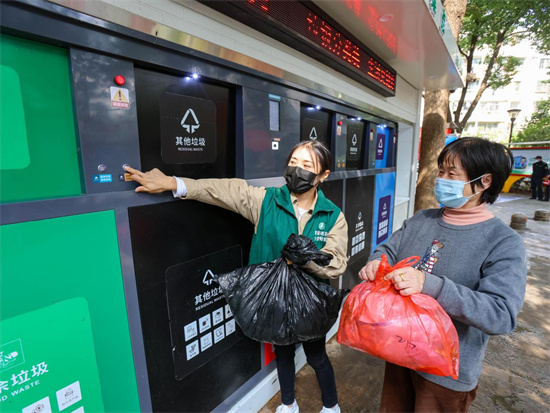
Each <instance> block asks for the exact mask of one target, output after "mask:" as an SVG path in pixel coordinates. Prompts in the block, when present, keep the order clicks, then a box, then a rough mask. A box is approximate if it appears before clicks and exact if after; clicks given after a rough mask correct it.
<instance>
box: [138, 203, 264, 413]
mask: <svg viewBox="0 0 550 413" xmlns="http://www.w3.org/2000/svg"><path fill="white" fill-rule="evenodd" d="M128 214H129V220H130V232H131V239H132V249H133V255H134V265H135V275H136V284H137V291H138V299H139V307H140V314H141V322H142V329H143V340H144V347H145V356H146V362H147V371H148V376H149V386H150V389H151V402H152V406H153V410H154V411H159V412H174V411H180V412H199V411H211V410H212V409H213V408H215V407H216V406H218V405H219V404H220V403H222V402H223V401H224V400H225V399H227V398H228V397H229V396H230V395H231V394H232V393H233V392H235V391H236V390H237V389H238V388H239V387H240V386H241V385H243V384H244V383H245V382H246V381H247V380H249V379H250V378H251V377H252V376H253V375H254V374H255V373H257V372H258V371H259V370H260V366H261V345H260V343H258V342H255V341H252V340H250V339H248V338H246V337H245V336H243V335H242V334H241V333H240V332H239V331H238V330H233V327H234V326H235V325H234V323H233V318H232V315H231V314H230V312H228V309H227V308H226V307H225V304H226V302H225V299H224V298H223V294H221V293H220V291H219V288H218V287H217V284H216V283H215V282H213V281H211V274H212V273H220V272H226V271H231V270H233V269H235V268H237V267H239V266H241V265H246V263H247V262H248V254H249V250H250V241H251V237H252V229H253V227H252V225H251V224H250V222H248V221H247V220H245V219H244V218H242V217H240V216H239V215H237V214H235V213H233V212H230V211H227V210H224V209H221V208H217V207H214V206H210V205H206V204H201V203H199V202H195V201H174V202H167V203H160V204H154V205H147V206H139V207H132V208H129V209H128ZM212 234H216V236H212ZM199 301H200V302H199ZM182 328H183V330H182Z"/></svg>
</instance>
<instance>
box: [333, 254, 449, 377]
mask: <svg viewBox="0 0 550 413" xmlns="http://www.w3.org/2000/svg"><path fill="white" fill-rule="evenodd" d="M419 258H420V257H410V258H407V259H405V260H403V261H400V262H398V263H397V264H395V265H394V266H393V267H392V266H390V265H389V264H388V261H387V258H386V256H385V255H382V260H381V262H380V266H379V267H378V270H377V272H376V279H375V281H374V282H364V283H361V284H359V285H357V286H355V287H354V288H353V290H351V292H350V294H349V296H348V298H347V300H346V302H345V303H344V306H343V308H342V314H341V316H340V326H339V329H338V337H337V340H338V342H339V343H340V344H344V345H346V346H348V347H352V348H354V349H356V350H359V351H362V352H364V353H367V354H370V355H372V356H375V357H379V358H381V359H383V360H386V361H389V362H390V363H393V364H397V365H400V366H403V367H407V368H409V369H412V370H416V371H420V372H424V373H430V374H436V375H438V376H451V377H452V378H453V379H455V380H456V379H458V361H459V354H458V334H457V332H456V328H455V326H454V325H453V323H452V321H451V318H450V317H449V315H448V314H447V313H446V312H445V310H443V308H441V306H440V305H439V303H438V302H437V301H436V300H435V299H433V298H432V297H430V296H428V295H425V294H413V295H410V296H406V297H405V296H402V295H401V294H399V291H397V290H396V289H395V288H394V286H393V284H392V282H391V281H385V280H384V276H385V275H386V274H388V273H390V272H392V271H394V270H396V269H398V268H404V267H410V266H411V265H412V264H414V263H415V262H417V261H418V260H419Z"/></svg>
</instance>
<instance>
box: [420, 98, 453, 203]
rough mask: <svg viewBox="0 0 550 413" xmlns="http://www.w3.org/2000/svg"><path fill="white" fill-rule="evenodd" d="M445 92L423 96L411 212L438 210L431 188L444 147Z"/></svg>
mask: <svg viewBox="0 0 550 413" xmlns="http://www.w3.org/2000/svg"><path fill="white" fill-rule="evenodd" d="M449 94H450V92H449V91H448V90H435V91H433V92H426V93H425V95H424V120H423V122H422V143H421V145H420V163H419V165H418V181H417V184H416V198H415V203H414V212H416V211H418V210H420V209H426V208H437V206H438V205H439V204H438V203H437V201H436V200H435V195H434V186H435V178H436V176H437V171H438V165H437V157H438V156H439V153H440V152H441V151H442V149H443V148H444V147H445V124H446V123H447V110H448V107H449Z"/></svg>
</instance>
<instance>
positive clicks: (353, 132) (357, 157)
mask: <svg viewBox="0 0 550 413" xmlns="http://www.w3.org/2000/svg"><path fill="white" fill-rule="evenodd" d="M364 126H365V124H364V123H363V122H361V121H359V120H352V119H348V121H347V131H346V136H347V151H346V169H347V170H357V169H363V159H364V151H363V140H364V136H365V132H364V130H365V127H364Z"/></svg>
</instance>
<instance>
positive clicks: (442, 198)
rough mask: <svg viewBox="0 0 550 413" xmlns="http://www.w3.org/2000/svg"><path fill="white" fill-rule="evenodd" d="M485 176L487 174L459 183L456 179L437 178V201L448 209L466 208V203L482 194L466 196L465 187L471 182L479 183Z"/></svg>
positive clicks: (435, 190) (435, 189) (435, 191)
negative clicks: (464, 193)
mask: <svg viewBox="0 0 550 413" xmlns="http://www.w3.org/2000/svg"><path fill="white" fill-rule="evenodd" d="M485 175H486V174H483V175H481V176H480V177H477V178H476V179H472V180H471V181H468V182H464V181H458V180H456V179H444V178H435V188H434V193H435V199H437V202H439V203H440V204H441V205H443V206H446V207H448V208H460V207H461V206H464V204H466V202H468V201H469V200H470V198H472V197H474V196H476V195H477V194H479V192H481V191H479V192H476V193H475V194H473V195H471V196H464V195H463V191H464V185H466V184H469V183H470V182H474V181H477V180H478V179H479V178H483V177H484V176H485Z"/></svg>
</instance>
